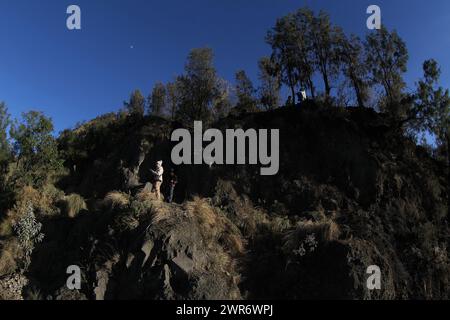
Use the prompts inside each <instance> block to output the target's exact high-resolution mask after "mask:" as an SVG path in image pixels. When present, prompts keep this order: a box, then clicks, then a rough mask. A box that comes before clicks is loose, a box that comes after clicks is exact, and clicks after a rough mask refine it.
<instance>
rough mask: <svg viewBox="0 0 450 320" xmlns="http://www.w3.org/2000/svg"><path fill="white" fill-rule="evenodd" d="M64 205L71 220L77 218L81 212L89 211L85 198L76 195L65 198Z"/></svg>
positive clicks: (65, 211) (65, 212)
mask: <svg viewBox="0 0 450 320" xmlns="http://www.w3.org/2000/svg"><path fill="white" fill-rule="evenodd" d="M62 203H63V210H64V214H65V215H67V216H68V217H69V218H75V217H76V216H77V215H78V214H79V213H80V212H81V211H83V210H87V205H86V202H85V201H84V199H83V197H82V196H80V195H78V194H76V193H73V194H71V195H68V196H65V197H64V199H63V201H62Z"/></svg>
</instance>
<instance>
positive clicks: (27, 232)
mask: <svg viewBox="0 0 450 320" xmlns="http://www.w3.org/2000/svg"><path fill="white" fill-rule="evenodd" d="M13 229H14V232H15V233H16V235H17V239H18V241H19V246H20V247H21V248H22V250H23V253H24V259H25V262H24V267H25V269H26V268H28V266H29V264H30V262H31V254H32V253H33V250H34V247H35V245H36V244H37V243H39V242H41V241H42V240H43V239H44V234H43V233H41V229H42V224H41V223H39V222H37V221H36V217H35V215H34V213H33V206H32V205H31V204H29V205H28V208H27V210H26V212H25V213H24V214H23V215H22V216H21V217H20V219H19V220H18V221H17V222H16V223H14V225H13Z"/></svg>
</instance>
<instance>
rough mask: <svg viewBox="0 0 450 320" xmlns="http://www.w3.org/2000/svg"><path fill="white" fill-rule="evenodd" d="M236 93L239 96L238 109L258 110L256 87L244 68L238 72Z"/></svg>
mask: <svg viewBox="0 0 450 320" xmlns="http://www.w3.org/2000/svg"><path fill="white" fill-rule="evenodd" d="M236 95H237V97H238V106H237V107H238V109H240V110H244V111H246V112H254V111H256V100H255V98H254V95H255V88H254V87H253V83H252V81H251V80H250V79H249V78H248V77H247V74H246V73H245V71H244V70H239V71H238V72H236Z"/></svg>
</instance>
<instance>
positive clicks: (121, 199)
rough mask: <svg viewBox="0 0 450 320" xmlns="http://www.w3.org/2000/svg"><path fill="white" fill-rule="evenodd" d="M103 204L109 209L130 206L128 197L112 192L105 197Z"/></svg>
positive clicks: (124, 194) (118, 192) (121, 193)
mask: <svg viewBox="0 0 450 320" xmlns="http://www.w3.org/2000/svg"><path fill="white" fill-rule="evenodd" d="M103 204H104V205H105V206H106V207H107V208H109V209H114V208H123V207H126V206H128V205H129V204H130V196H129V195H128V194H126V193H123V192H120V191H112V192H110V193H108V194H107V195H106V197H105V199H104V200H103Z"/></svg>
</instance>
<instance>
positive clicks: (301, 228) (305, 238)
mask: <svg viewBox="0 0 450 320" xmlns="http://www.w3.org/2000/svg"><path fill="white" fill-rule="evenodd" d="M339 236H340V230H339V226H338V225H337V224H336V223H335V222H334V221H332V220H324V221H321V222H312V221H306V222H301V223H300V224H299V225H298V226H297V227H296V228H295V229H293V230H290V231H288V232H286V234H285V236H284V239H283V242H284V243H283V251H284V252H285V253H287V254H291V253H293V254H294V255H298V256H304V255H305V254H306V253H308V252H313V251H314V250H315V249H316V248H317V246H318V245H319V244H320V243H326V242H331V241H336V240H338V239H339Z"/></svg>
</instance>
